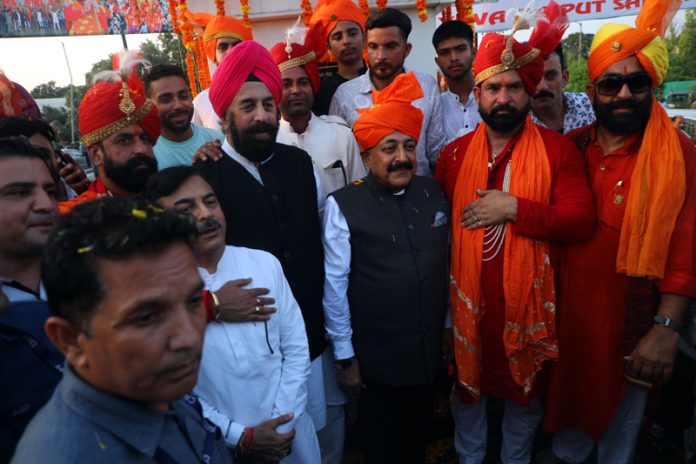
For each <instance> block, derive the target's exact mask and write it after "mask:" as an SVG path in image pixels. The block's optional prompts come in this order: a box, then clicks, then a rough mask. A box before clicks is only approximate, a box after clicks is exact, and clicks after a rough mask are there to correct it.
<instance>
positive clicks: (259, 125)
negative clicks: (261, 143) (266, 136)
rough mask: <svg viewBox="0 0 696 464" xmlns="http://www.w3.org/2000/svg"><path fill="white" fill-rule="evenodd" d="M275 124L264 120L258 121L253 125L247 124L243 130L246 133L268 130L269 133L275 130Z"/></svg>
mask: <svg viewBox="0 0 696 464" xmlns="http://www.w3.org/2000/svg"><path fill="white" fill-rule="evenodd" d="M275 129H276V126H274V125H273V124H269V123H266V122H259V123H256V124H254V125H253V126H249V127H247V128H246V130H245V131H244V132H246V133H247V134H258V133H260V132H270V133H271V134H272V133H273V132H274V131H275Z"/></svg>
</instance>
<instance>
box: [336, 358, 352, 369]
mask: <svg viewBox="0 0 696 464" xmlns="http://www.w3.org/2000/svg"><path fill="white" fill-rule="evenodd" d="M353 359H354V358H348V359H337V360H336V361H334V365H335V366H336V369H338V370H339V371H345V370H348V369H350V366H352V365H353Z"/></svg>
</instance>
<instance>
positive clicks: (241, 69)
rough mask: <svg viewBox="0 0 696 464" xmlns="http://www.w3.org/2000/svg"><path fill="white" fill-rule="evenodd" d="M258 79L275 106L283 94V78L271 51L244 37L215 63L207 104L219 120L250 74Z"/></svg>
mask: <svg viewBox="0 0 696 464" xmlns="http://www.w3.org/2000/svg"><path fill="white" fill-rule="evenodd" d="M252 74H253V75H254V76H256V77H257V78H259V79H260V80H261V82H263V83H264V84H266V87H268V90H270V91H271V93H272V94H273V100H275V104H276V105H277V104H278V103H279V102H280V97H282V96H283V79H282V78H281V77H280V71H278V65H276V64H275V62H274V61H273V58H272V57H271V54H270V53H269V52H268V50H266V49H265V48H264V47H263V46H262V45H261V44H259V43H258V42H254V41H253V40H245V41H244V42H242V43H240V44H239V45H237V46H236V47H234V48H233V49H232V50H231V51H230V52H229V53H228V54H227V55H225V58H224V59H223V60H222V63H220V66H218V69H217V71H215V74H213V81H212V82H211V83H210V92H209V94H208V95H209V96H210V103H211V104H212V105H213V109H214V110H215V113H216V114H217V115H218V116H219V117H220V118H221V119H222V118H224V117H225V112H226V111H227V108H229V106H230V104H231V103H232V100H234V97H235V95H237V92H239V89H240V88H241V87H242V85H244V82H246V80H247V79H248V78H249V76H250V75H252Z"/></svg>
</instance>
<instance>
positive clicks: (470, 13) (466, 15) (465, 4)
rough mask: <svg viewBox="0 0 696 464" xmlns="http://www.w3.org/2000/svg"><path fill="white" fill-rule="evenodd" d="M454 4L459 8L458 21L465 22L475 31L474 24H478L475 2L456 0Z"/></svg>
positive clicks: (471, 0)
mask: <svg viewBox="0 0 696 464" xmlns="http://www.w3.org/2000/svg"><path fill="white" fill-rule="evenodd" d="M454 4H455V6H456V7H457V19H458V20H459V21H464V22H465V23H467V24H468V25H469V26H471V28H472V29H473V28H474V23H475V22H476V20H475V18H474V8H473V6H474V2H473V0H455V2H454Z"/></svg>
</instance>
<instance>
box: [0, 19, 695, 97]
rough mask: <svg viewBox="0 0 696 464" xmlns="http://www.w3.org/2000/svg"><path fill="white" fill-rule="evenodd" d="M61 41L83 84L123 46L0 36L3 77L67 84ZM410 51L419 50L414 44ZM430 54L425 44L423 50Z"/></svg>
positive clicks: (98, 40)
mask: <svg viewBox="0 0 696 464" xmlns="http://www.w3.org/2000/svg"><path fill="white" fill-rule="evenodd" d="M684 14H685V13H684V10H682V11H679V12H678V13H677V15H676V16H675V18H674V20H673V24H675V25H676V24H681V23H683V21H684ZM634 21H635V16H625V17H621V18H611V19H600V20H591V21H583V22H582V23H581V24H582V31H583V32H584V33H595V32H596V31H597V29H599V28H600V27H601V26H602V25H603V24H605V23H607V22H613V23H622V24H629V25H633V23H634ZM579 31H580V23H571V25H570V27H569V28H568V31H567V32H566V35H567V34H572V33H574V32H579ZM528 36H529V33H528V32H526V31H522V32H521V33H519V35H516V38H518V39H519V40H526V38H527V37H528ZM156 38H157V34H129V35H127V36H126V40H127V42H128V48H130V49H135V48H138V47H139V46H140V44H141V43H142V42H144V41H145V40H147V39H150V40H152V41H155V40H156ZM61 43H62V44H64V45H65V50H66V52H67V56H68V60H69V62H70V67H71V69H72V76H73V83H74V84H75V85H84V84H85V73H87V72H88V71H89V70H90V69H91V68H92V64H94V63H96V62H97V61H99V60H102V59H104V58H107V57H108V56H109V54H110V53H115V52H118V51H119V50H122V49H123V43H122V41H121V36H114V35H105V36H83V37H74V36H73V37H30V38H2V39H0V69H2V70H3V71H4V72H5V74H6V75H7V77H9V78H10V79H11V80H13V81H15V82H19V83H20V84H22V85H23V86H24V87H26V88H27V89H28V90H31V89H33V88H34V87H36V86H37V85H39V84H43V83H46V82H49V81H52V80H53V81H56V84H57V85H58V86H67V85H68V84H70V74H69V73H68V66H67V64H66V60H65V55H64V54H63V49H62V46H61ZM412 53H419V50H418V48H417V47H414V50H413V52H412ZM424 53H432V49H431V47H430V46H429V44H428V48H427V51H426V52H424Z"/></svg>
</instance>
